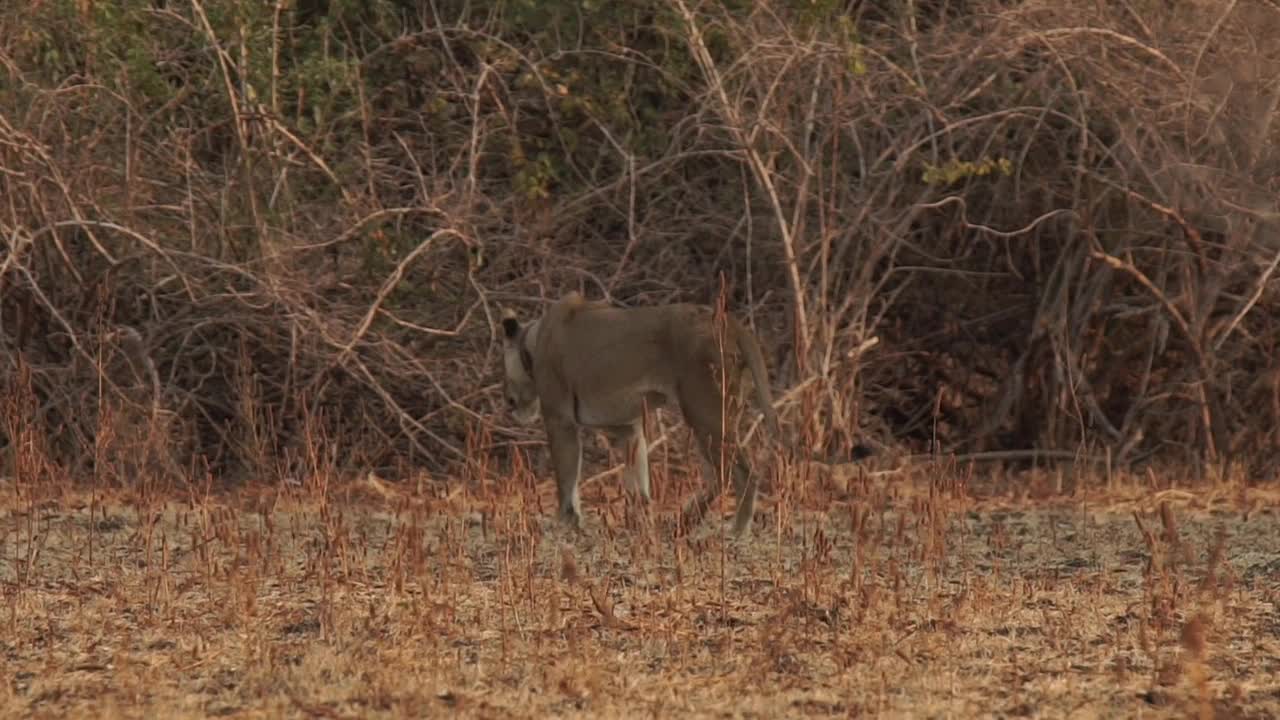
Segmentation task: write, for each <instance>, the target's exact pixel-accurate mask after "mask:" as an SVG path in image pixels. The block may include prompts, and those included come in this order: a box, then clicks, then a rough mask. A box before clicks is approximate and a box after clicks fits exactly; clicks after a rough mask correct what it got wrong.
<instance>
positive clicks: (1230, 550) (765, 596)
mask: <svg viewBox="0 0 1280 720" xmlns="http://www.w3.org/2000/svg"><path fill="white" fill-rule="evenodd" d="M550 485H551V483H541V484H539V485H538V486H537V487H536V488H533V487H530V486H529V485H527V484H526V485H524V486H522V487H516V486H514V484H513V486H512V487H501V486H490V487H478V488H462V487H459V486H458V483H453V484H452V485H447V484H444V483H440V484H435V483H431V482H427V481H425V480H424V481H422V482H418V483H415V482H412V481H409V482H405V483H386V482H382V481H380V480H378V479H376V478H366V479H363V480H358V481H350V482H347V483H337V482H335V483H333V484H332V485H330V486H329V487H327V488H326V487H319V486H305V487H303V486H299V487H286V488H282V489H278V490H276V489H263V488H247V489H245V488H242V489H240V490H238V491H236V492H234V493H230V492H228V493H223V494H205V493H203V492H200V491H198V490H195V489H190V490H186V491H181V492H179V491H173V492H172V493H169V494H168V495H167V496H163V497H160V496H151V497H140V496H137V495H131V494H127V493H121V492H113V493H106V492H98V493H94V492H90V491H87V490H72V489H59V490H57V491H53V490H48V489H42V490H37V489H34V488H23V487H21V486H15V485H14V483H13V482H11V481H5V482H4V484H2V485H0V495H2V499H0V506H2V508H3V510H2V512H3V519H2V521H0V522H2V525H0V527H2V528H3V534H2V535H0V550H2V552H0V582H2V583H3V585H2V587H3V597H4V602H5V608H4V609H5V612H4V617H3V627H4V630H3V632H2V633H0V653H2V654H3V657H4V663H3V667H4V675H5V677H4V682H3V684H2V685H0V687H2V688H3V690H0V715H2V716H4V717H20V716H21V717H104V718H113V717H144V716H145V717H172V718H184V717H210V716H214V717H218V716H225V717H263V716H273V717H274V716H287V717H328V718H348V717H349V718H356V717H433V716H440V715H453V714H460V715H463V716H468V717H495V718H498V717H503V718H505V717H542V716H548V715H556V716H564V717H761V718H764V717H822V716H863V715H874V716H879V717H891V718H892V717H912V718H947V717H1046V718H1048V717H1053V718H1065V717H1070V718H1092V717H1152V718H1162V717H1190V716H1201V717H1210V716H1213V717H1219V718H1265V717H1276V716H1280V606H1278V605H1277V602H1278V599H1280V522H1278V519H1280V513H1278V512H1277V507H1278V504H1277V502H1276V499H1275V496H1274V493H1270V494H1269V493H1268V492H1264V491H1262V490H1258V489H1255V488H1249V489H1245V488H1240V487H1235V488H1230V489H1223V488H1219V489H1201V490H1192V491H1184V490H1159V491H1157V490H1154V489H1150V488H1145V487H1141V486H1140V484H1138V483H1134V484H1132V485H1131V487H1129V488H1128V489H1127V490H1124V491H1116V490H1113V491H1111V492H1109V493H1105V494H1104V493H1086V492H1083V491H1076V492H1075V493H1074V495H1073V496H1065V497H1064V496H1061V495H1059V496H1051V497H1036V496H1028V495H1027V494H1026V493H1025V492H1019V493H1009V492H1006V491H1004V490H1001V489H1000V488H996V487H994V486H992V487H986V488H982V489H981V490H979V489H978V488H977V486H976V485H975V484H974V483H959V482H954V481H949V482H945V483H944V482H940V481H937V480H930V479H929V473H926V472H918V473H914V474H908V475H906V476H903V475H896V476H889V475H886V476H882V477H878V478H875V479H865V480H863V481H861V482H855V483H853V486H852V487H848V488H845V490H844V491H843V492H830V491H827V490H822V491H819V490H812V489H811V490H806V491H805V492H799V491H794V492H785V493H781V494H776V495H775V496H773V497H771V498H766V499H765V501H764V502H763V503H762V505H763V508H762V509H761V510H758V513H757V522H756V526H755V530H754V533H753V535H752V536H751V538H750V539H749V540H747V541H744V542H733V541H732V540H730V539H729V538H727V537H725V535H724V533H725V532H727V531H726V530H725V528H727V526H728V522H729V520H728V513H729V512H730V511H731V509H732V508H731V506H730V505H729V504H728V503H726V504H725V506H724V510H725V512H726V515H725V519H724V522H723V523H721V524H716V523H715V522H707V523H705V524H704V527H703V528H702V529H701V530H700V531H699V532H698V533H695V534H694V536H693V537H692V538H687V539H673V538H672V537H671V533H670V531H669V530H668V529H667V528H668V527H669V526H670V524H671V523H670V520H671V518H672V516H673V515H674V513H675V512H676V509H677V508H678V506H679V498H675V497H671V498H665V499H663V498H660V501H659V502H658V503H656V505H655V506H654V510H656V511H657V512H656V513H653V514H651V515H649V516H648V519H647V520H646V518H645V517H641V516H638V514H637V513H634V512H628V511H627V506H626V505H625V502H624V498H622V497H621V496H620V495H619V494H618V490H617V488H616V483H613V482H611V481H610V482H600V483H595V484H592V485H590V486H588V487H587V488H586V490H585V491H584V498H583V506H584V509H585V512H586V515H587V518H588V521H587V526H586V529H585V531H584V532H583V533H582V534H580V535H572V534H569V533H567V532H565V531H563V530H560V529H559V528H558V527H557V526H556V525H555V524H554V523H553V522H551V520H550V511H551V509H552V508H554V501H553V493H554V490H553V489H552V488H551V487H550ZM672 494H673V495H674V493H672ZM1033 495H1034V494H1033Z"/></svg>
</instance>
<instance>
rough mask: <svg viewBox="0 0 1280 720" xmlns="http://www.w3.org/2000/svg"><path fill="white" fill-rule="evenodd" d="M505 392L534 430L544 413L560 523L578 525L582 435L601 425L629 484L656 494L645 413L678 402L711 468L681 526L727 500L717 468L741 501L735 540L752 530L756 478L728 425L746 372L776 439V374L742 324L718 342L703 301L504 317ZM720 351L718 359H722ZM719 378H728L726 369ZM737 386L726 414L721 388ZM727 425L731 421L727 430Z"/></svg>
mask: <svg viewBox="0 0 1280 720" xmlns="http://www.w3.org/2000/svg"><path fill="white" fill-rule="evenodd" d="M502 328H503V369H504V371H505V373H504V374H505V382H504V394H505V395H506V400H507V405H508V407H509V409H510V411H511V414H512V415H513V416H514V418H515V419H516V420H517V421H518V422H521V423H523V424H526V425H529V424H533V423H534V422H536V421H537V419H538V417H539V415H541V416H542V419H543V424H544V425H545V427H546V431H547V444H548V445H549V446H550V450H551V459H552V463H553V464H554V466H555V472H556V483H557V484H556V487H557V490H558V494H559V506H560V507H559V517H560V519H561V520H562V521H564V522H566V523H568V524H569V525H571V526H572V527H575V528H576V527H578V526H579V525H580V522H581V509H580V506H579V502H578V481H579V477H580V475H581V472H582V446H581V442H580V439H579V433H578V429H579V428H582V427H585V428H592V429H598V430H604V431H605V432H606V433H607V434H609V435H610V436H611V437H612V439H613V441H614V442H615V443H620V442H625V443H626V445H625V448H626V452H625V457H626V468H625V470H624V478H625V483H626V486H627V487H628V489H629V490H631V491H632V492H638V493H639V495H640V496H641V497H642V498H643V499H644V500H646V501H647V500H648V499H649V462H648V445H647V443H646V440H645V436H644V408H645V406H646V404H647V405H648V406H649V407H658V406H661V405H665V404H668V403H674V404H675V405H677V406H678V407H679V408H680V412H681V414H682V415H683V416H684V419H685V422H687V423H688V424H689V426H690V427H691V428H692V429H693V432H694V435H695V436H696V438H697V441H698V446H699V448H700V449H701V450H702V455H703V457H704V458H705V459H706V461H707V463H708V464H709V465H710V469H711V470H712V472H711V473H709V474H708V475H707V478H706V483H707V485H706V490H705V492H703V493H702V494H701V495H700V496H699V497H697V498H695V499H694V500H693V501H692V502H691V503H690V504H689V506H688V508H687V509H686V510H685V516H684V520H685V523H686V527H690V528H691V527H693V526H694V525H696V524H697V523H698V522H700V521H701V520H702V518H703V516H704V515H705V513H706V511H707V509H708V508H709V507H710V506H711V503H712V502H714V501H715V499H716V497H717V496H718V495H719V494H720V481H719V478H720V462H721V457H724V458H725V459H727V460H728V461H729V462H730V467H731V468H732V470H733V483H734V491H735V492H736V493H737V496H738V506H737V510H736V514H735V518H734V533H735V535H738V536H742V535H743V534H745V533H746V532H748V531H749V529H750V526H751V519H752V515H753V514H754V510H755V499H756V483H755V481H754V480H753V479H752V477H751V472H750V469H749V468H748V466H747V463H746V461H745V459H744V458H743V457H742V454H741V451H740V450H739V449H738V447H737V446H736V443H732V442H726V443H723V444H724V445H725V447H724V448H723V451H724V453H723V455H722V452H721V451H722V448H721V444H722V443H721V438H722V423H723V418H725V417H728V418H730V419H731V420H732V419H733V418H736V417H737V415H736V411H737V410H738V409H740V405H741V402H740V398H739V394H740V391H741V385H740V380H741V376H742V371H743V370H744V369H747V370H749V371H750V373H751V378H750V379H751V381H752V385H753V386H754V387H755V393H754V395H755V400H756V404H757V405H758V406H759V409H760V411H761V412H762V413H764V420H765V425H766V426H767V428H768V430H769V432H770V433H771V434H772V435H773V437H774V439H775V440H778V439H779V438H780V434H779V432H778V417H777V414H776V413H775V411H774V409H773V402H772V398H771V397H770V391H769V377H768V375H767V373H766V371H765V363H764V357H763V356H762V355H761V353H760V346H759V344H758V343H757V342H756V339H755V338H754V337H753V336H752V335H751V333H750V331H748V330H747V329H746V328H745V327H743V325H742V324H741V323H739V322H738V321H737V320H735V319H734V318H732V317H728V316H727V315H726V317H725V318H724V322H723V326H722V330H723V336H722V337H723V340H721V337H720V336H719V335H718V333H719V330H718V329H717V327H716V321H715V318H714V311H713V310H712V309H711V308H709V307H705V306H699V305H687V304H682V305H664V306H658V307H638V308H630V309H623V308H617V307H613V306H610V305H608V304H607V303H603V302H598V301H587V300H584V299H583V298H582V296H581V295H580V294H578V293H577V292H572V293H569V294H568V295H566V296H564V297H563V298H561V299H560V300H558V301H556V302H555V303H553V304H552V305H551V306H550V307H549V308H547V310H546V312H545V313H544V314H543V315H542V317H541V318H538V319H537V320H534V321H533V322H531V323H529V324H527V325H522V324H521V323H520V321H519V319H518V318H517V317H516V315H515V313H514V312H512V311H511V310H510V309H507V310H504V311H503V317H502ZM722 345H723V360H724V362H721V360H722ZM722 370H723V371H724V372H723V378H722V376H721V371H722ZM722 380H723V381H724V382H725V386H726V387H727V388H728V389H729V390H730V392H729V394H728V397H729V399H730V400H731V403H730V404H729V405H728V410H729V413H730V414H729V415H727V416H726V415H723V414H722V413H723V412H724V408H722V406H721V405H722V396H721V392H720V390H721V382H722ZM731 427H732V425H731Z"/></svg>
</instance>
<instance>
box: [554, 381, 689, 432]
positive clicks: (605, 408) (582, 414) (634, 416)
mask: <svg viewBox="0 0 1280 720" xmlns="http://www.w3.org/2000/svg"><path fill="white" fill-rule="evenodd" d="M668 397H670V393H669V392H666V391H665V390H664V389H662V388H643V389H640V388H637V389H631V390H626V391H616V392H612V393H608V394H606V395H596V396H594V397H583V396H576V398H575V403H574V405H575V407H574V420H575V421H577V423H578V424H579V425H582V426H585V427H592V428H606V427H617V426H621V425H630V424H631V423H633V422H635V421H636V420H639V419H640V416H641V414H643V413H644V411H645V410H646V408H647V409H649V410H652V409H654V408H657V407H661V406H663V405H665V404H666V403H667V398H668Z"/></svg>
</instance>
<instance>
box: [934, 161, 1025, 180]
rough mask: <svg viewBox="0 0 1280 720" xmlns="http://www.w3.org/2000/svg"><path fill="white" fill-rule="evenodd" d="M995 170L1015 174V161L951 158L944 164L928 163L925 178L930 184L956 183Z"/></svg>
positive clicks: (983, 175)
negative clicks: (975, 160) (973, 160)
mask: <svg viewBox="0 0 1280 720" xmlns="http://www.w3.org/2000/svg"><path fill="white" fill-rule="evenodd" d="M993 172H998V173H1000V174H1001V175H1004V176H1008V175H1011V174H1013V163H1012V162H1010V161H1009V160H1008V159H1007V158H999V159H996V160H992V159H991V158H986V157H984V158H982V159H981V160H979V161H978V162H972V161H969V160H954V159H953V160H949V161H947V162H946V163H944V164H943V165H940V166H937V165H927V166H926V167H925V170H924V177H923V180H924V182H925V183H926V184H928V185H954V184H956V183H958V182H960V181H961V180H966V179H968V178H973V177H986V176H987V175H990V174H991V173H993Z"/></svg>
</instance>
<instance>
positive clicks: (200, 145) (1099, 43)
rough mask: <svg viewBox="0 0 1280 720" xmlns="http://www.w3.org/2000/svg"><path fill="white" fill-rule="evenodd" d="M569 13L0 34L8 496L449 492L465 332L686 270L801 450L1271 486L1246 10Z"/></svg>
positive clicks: (1270, 281)
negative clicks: (14, 418)
mask: <svg viewBox="0 0 1280 720" xmlns="http://www.w3.org/2000/svg"><path fill="white" fill-rule="evenodd" d="M599 5H601V6H602V7H596V8H594V9H592V8H590V7H587V6H580V5H579V4H558V3H540V4H521V3H515V4H509V3H487V2H479V3H477V2H468V3H455V2H445V1H442V2H433V3H426V4H422V5H417V4H415V5H413V6H412V9H409V8H410V6H408V5H405V4H401V3H395V2H382V3H372V4H368V5H363V6H358V5H353V4H350V3H333V4H315V3H297V4H290V3H274V4H269V3H257V4H254V3H240V4H230V5H227V4H216V3H206V2H202V0H193V1H192V2H191V3H190V4H176V5H175V4H167V5H163V6H154V4H152V3H147V2H142V1H141V0H130V1H128V2H122V3H79V2H71V1H70V0H55V1H51V2H44V3H26V4H24V3H15V4H10V5H8V6H6V7H5V8H4V9H3V10H0V78H2V80H0V197H3V198H4V202H3V203H0V237H2V238H3V247H2V248H0V367H2V368H3V370H2V371H0V377H2V378H3V385H4V390H5V392H6V394H7V395H9V396H11V397H13V396H15V395H14V394H15V393H17V394H19V395H21V396H22V397H24V398H25V400H24V402H26V403H28V405H27V407H28V409H29V410H30V414H29V415H28V416H27V423H28V424H24V425H23V426H22V427H21V428H7V429H6V432H5V447H7V448H8V450H7V451H6V452H7V454H8V455H9V456H10V458H11V460H10V462H11V463H12V462H13V460H12V456H14V455H15V454H21V453H23V452H25V445H24V443H26V442H28V441H26V440H23V439H22V438H23V437H26V435H24V433H26V434H31V433H35V434H39V435H41V436H42V439H41V440H40V442H43V443H46V444H47V445H48V446H49V451H50V453H51V457H53V458H55V459H56V465H57V469H56V474H59V475H61V476H63V477H83V476H84V475H85V473H86V472H89V471H91V472H92V473H93V474H94V475H95V476H98V477H107V476H128V475H129V474H131V473H136V472H138V470H137V468H136V467H134V468H130V467H126V466H125V465H127V464H128V463H125V465H122V464H121V463H122V462H123V461H124V460H129V461H130V462H132V463H133V464H134V465H138V464H139V463H142V464H145V465H146V466H147V467H149V468H152V470H151V471H149V472H148V473H147V474H150V475H160V476H166V475H167V474H172V473H174V472H179V471H180V472H184V473H194V474H195V475H196V476H203V474H204V473H205V472H206V468H207V471H208V472H212V473H214V474H215V475H216V476H219V477H222V476H224V475H227V474H228V473H231V474H237V475H243V476H247V477H268V478H291V477H293V478H296V477H297V476H298V475H299V474H300V473H301V472H302V470H301V469H302V468H305V466H306V465H307V463H308V461H307V455H308V454H309V453H310V454H314V453H316V452H319V453H321V454H328V455H329V456H330V457H331V458H333V461H334V462H339V463H341V464H342V465H343V466H344V467H347V468H348V469H351V468H365V467H371V466H377V467H383V468H385V467H388V466H394V465H414V466H425V467H428V468H431V469H433V470H437V471H438V470H445V469H447V470H450V471H451V472H453V473H454V474H457V473H458V472H459V470H460V469H462V471H464V472H467V473H471V472H474V470H475V468H474V467H472V468H466V467H465V466H466V465H467V463H468V462H470V460H471V459H474V457H475V456H474V454H473V453H470V452H469V450H468V448H469V447H470V446H473V445H474V444H475V443H476V442H477V439H478V438H481V437H483V438H488V439H489V441H490V442H492V443H495V444H497V443H508V444H510V443H517V444H519V443H523V442H525V441H528V440H531V439H532V437H533V436H530V435H526V434H525V433H526V432H527V431H524V430H517V429H514V428H510V427H507V426H506V425H505V421H504V420H502V419H500V414H499V413H498V412H496V409H497V408H496V406H495V402H494V401H495V398H496V397H497V393H495V392H493V389H494V383H493V381H494V379H495V377H496V364H495V363H494V360H495V335H494V330H493V319H494V310H495V305H496V304H497V303H506V304H514V305H519V306H521V308H522V309H523V310H525V311H534V310H535V307H536V303H535V302H534V301H540V300H544V299H547V298H550V297H554V296H556V295H558V294H559V293H560V292H562V291H563V290H565V289H567V288H570V287H577V286H584V287H585V289H586V291H587V293H588V294H589V295H592V296H595V297H608V298H611V299H613V300H615V301H618V302H626V303H658V302H664V301H668V300H697V301H703V302H706V301H710V300H711V298H712V297H713V295H714V293H715V292H716V284H715V278H717V277H718V275H719V273H720V272H724V273H725V275H726V276H727V277H728V278H729V280H730V283H731V286H732V294H731V303H730V305H731V308H732V309H734V310H735V311H738V312H741V313H742V314H744V315H747V316H749V317H750V318H751V321H752V324H753V325H754V326H755V327H756V328H758V329H760V330H761V331H763V333H762V334H763V335H764V337H765V338H766V341H767V344H768V345H769V349H770V352H771V354H772V360H773V362H772V363H771V364H772V365H773V367H774V368H775V369H776V370H777V371H778V372H777V380H776V382H777V383H778V384H779V385H782V386H785V387H791V388H794V391H793V392H790V393H788V394H787V395H786V396H785V397H784V399H785V403H784V407H783V408H782V414H783V416H784V419H787V420H791V421H793V422H792V424H793V425H795V426H798V427H799V429H800V430H801V431H802V433H803V434H804V437H805V444H806V445H809V446H811V447H816V446H825V447H826V448H827V449H829V450H832V451H841V450H847V449H848V447H849V446H850V445H851V444H852V443H853V442H855V441H857V440H859V439H860V438H861V437H862V436H864V435H865V436H870V437H871V438H872V439H874V440H878V441H880V442H884V443H889V444H894V445H901V446H904V447H906V448H908V449H912V450H925V449H931V448H932V449H936V450H940V451H943V452H950V451H970V450H978V451H981V450H1007V449H1014V450H1017V449H1023V448H1029V447H1040V448H1058V449H1065V450H1077V449H1080V448H1084V449H1087V450H1089V451H1090V452H1092V453H1094V454H1098V455H1108V456H1109V457H1110V458H1111V459H1112V462H1113V465H1114V466H1117V467H1123V466H1125V465H1127V464H1129V463H1134V462H1142V461H1145V460H1149V459H1156V458H1171V459H1174V460H1188V461H1192V462H1194V463H1196V464H1200V463H1203V462H1207V463H1209V464H1210V465H1215V464H1216V463H1218V462H1219V461H1223V460H1229V459H1230V458H1233V457H1237V456H1245V457H1249V458H1253V459H1255V460H1256V462H1254V464H1253V465H1252V466H1251V467H1250V469H1251V471H1252V473H1253V476H1254V477H1261V476H1263V475H1264V474H1268V473H1272V472H1273V471H1274V467H1267V466H1266V464H1265V463H1266V461H1267V460H1268V459H1269V458H1275V457H1277V456H1280V452H1277V449H1280V382H1278V380H1280V369H1278V368H1277V365H1276V361H1275V357H1276V353H1275V346H1276V338H1277V330H1276V327H1275V324H1274V323H1275V320H1274V318H1276V317H1280V314H1278V313H1277V311H1278V310H1280V308H1278V307H1277V303H1278V302H1280V298H1278V297H1277V295H1276V292H1275V287H1276V282H1275V278H1274V272H1275V269H1276V267H1277V263H1280V240H1278V239H1277V212H1278V210H1280V209H1278V208H1277V207H1276V200H1275V198H1276V197H1277V190H1278V189H1280V188H1278V187H1277V182H1280V180H1277V178H1280V155H1277V153H1280V142H1277V133H1280V128H1277V123H1276V122H1275V121H1276V118H1277V116H1278V115H1277V103H1278V102H1280V81H1278V78H1280V75H1278V73H1280V10H1277V9H1276V7H1275V6H1274V4H1271V3H1267V2H1262V1H1260V0H1254V1H1245V2H1233V3H1226V4H1200V3H1178V4H1175V5H1173V6H1168V5H1165V4H1160V3H1145V4H1134V3H1124V4H1102V5H1099V4H1096V3H1085V2H1067V3H1057V4H1052V5H1045V4H1041V3H1008V2H975V3H968V4H963V5H953V4H951V3H939V2H918V3H908V4H906V5H902V6H900V7H898V6H895V7H894V8H889V7H888V6H884V7H882V6H881V4H879V3H858V4H855V7H854V9H852V10H846V8H845V4H844V3H835V2H818V3H804V4H801V6H802V7H793V6H791V5H788V4H785V3H752V4H750V8H738V7H736V6H735V7H728V6H724V5H721V4H704V3H697V2H690V1H687V0H677V1H676V2H674V3H670V4H668V3H658V2H649V1H647V0H641V1H638V2H634V3H623V4H616V5H614V4H607V3H603V4H599ZM872 337H876V338H879V340H880V344H879V346H878V347H876V349H875V350H874V351H873V352H872V354H871V355H863V354H862V353H860V352H859V349H860V348H863V349H865V348H866V347H867V345H866V343H867V342H868V341H869V340H870V339H871V338H872ZM135 341H136V342H135ZM116 416H119V418H120V419H119V421H118V422H116V421H111V422H108V421H107V420H108V418H109V417H116ZM105 427H114V428H118V429H119V431H118V432H117V434H115V435H112V436H109V437H108V436H104V435H103V432H102V428H105ZM321 427H323V432H322V433H321V434H322V435H323V436H324V438H325V442H327V443H330V444H331V445H332V447H331V448H328V449H322V450H316V449H314V448H308V447H306V441H305V438H307V437H314V436H315V435H316V432H314V431H315V430H317V429H318V428H321ZM308 428H311V429H312V430H311V431H309V430H308ZM137 448H148V449H147V450H146V451H145V452H137V451H136V449H137ZM113 458H114V459H113ZM122 474H123V475H122Z"/></svg>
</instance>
